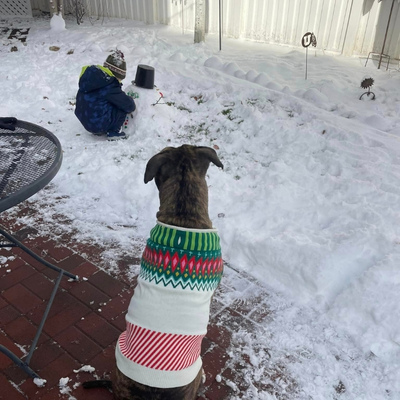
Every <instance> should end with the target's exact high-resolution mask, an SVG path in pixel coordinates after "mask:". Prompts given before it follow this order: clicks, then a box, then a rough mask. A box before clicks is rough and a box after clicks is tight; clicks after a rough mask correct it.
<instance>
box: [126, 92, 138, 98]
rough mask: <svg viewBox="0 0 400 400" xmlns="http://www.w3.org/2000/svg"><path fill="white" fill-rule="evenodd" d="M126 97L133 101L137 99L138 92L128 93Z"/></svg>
mask: <svg viewBox="0 0 400 400" xmlns="http://www.w3.org/2000/svg"><path fill="white" fill-rule="evenodd" d="M127 95H128V96H131V97H132V98H133V99H138V98H139V93H138V92H128V93H127Z"/></svg>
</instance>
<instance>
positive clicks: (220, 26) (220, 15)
mask: <svg viewBox="0 0 400 400" xmlns="http://www.w3.org/2000/svg"><path fill="white" fill-rule="evenodd" d="M222 1H223V0H219V51H221V50H222Z"/></svg>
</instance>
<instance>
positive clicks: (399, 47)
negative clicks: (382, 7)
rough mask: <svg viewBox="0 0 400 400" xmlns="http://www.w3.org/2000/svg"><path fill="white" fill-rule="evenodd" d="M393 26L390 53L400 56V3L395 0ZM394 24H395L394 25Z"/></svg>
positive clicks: (394, 56)
mask: <svg viewBox="0 0 400 400" xmlns="http://www.w3.org/2000/svg"><path fill="white" fill-rule="evenodd" d="M390 24H391V26H393V31H392V35H391V37H390V44H389V47H386V48H389V51H388V53H389V54H390V55H392V57H393V58H395V59H399V58H400V3H398V2H395V5H394V8H393V15H392V22H391V23H390ZM392 24H393V25H392Z"/></svg>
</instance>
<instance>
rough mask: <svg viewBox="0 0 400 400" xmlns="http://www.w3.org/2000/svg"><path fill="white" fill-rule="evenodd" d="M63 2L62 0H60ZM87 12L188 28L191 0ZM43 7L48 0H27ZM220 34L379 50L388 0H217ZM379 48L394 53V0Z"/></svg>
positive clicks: (99, 1) (96, 6) (211, 13)
mask: <svg viewBox="0 0 400 400" xmlns="http://www.w3.org/2000/svg"><path fill="white" fill-rule="evenodd" d="M64 1H65V2H66V3H67V4H68V0H64ZM85 1H86V4H87V8H88V10H89V12H90V14H91V15H92V16H99V15H105V16H106V17H117V18H128V19H133V20H138V21H144V22H145V23H148V24H153V23H161V24H167V25H172V26H175V27H179V28H181V29H182V31H184V32H193V31H194V21H195V20H194V9H195V7H194V5H195V0H85ZM219 1H220V0H206V3H207V5H208V17H207V30H208V33H213V34H216V33H218V30H219V16H218V10H219ZM31 2H32V8H33V9H42V10H45V11H48V0H31ZM222 4H223V35H224V36H225V37H233V38H242V39H249V40H256V41H261V42H267V43H278V44H287V45H293V46H301V38H302V36H303V35H304V34H305V33H306V32H308V31H311V32H314V34H315V36H316V38H317V48H318V49H323V50H324V51H328V52H333V53H337V54H345V55H348V56H351V55H367V54H368V53H369V52H370V51H374V52H380V51H381V50H382V44H383V40H384V36H385V31H386V26H387V21H388V16H389V11H390V8H391V6H392V0H382V1H381V2H378V0H222ZM385 53H386V54H389V55H390V56H391V57H392V58H399V55H400V6H399V1H398V0H394V7H393V12H392V17H391V23H390V29H389V32H388V35H387V41H386V46H385Z"/></svg>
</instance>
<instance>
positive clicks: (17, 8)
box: [0, 0, 32, 18]
mask: <svg viewBox="0 0 400 400" xmlns="http://www.w3.org/2000/svg"><path fill="white" fill-rule="evenodd" d="M0 16H1V17H2V18H9V17H20V18H21V17H32V9H31V2H30V0H0Z"/></svg>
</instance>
